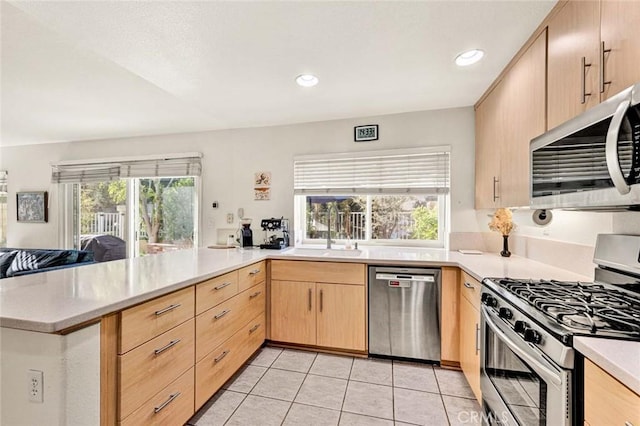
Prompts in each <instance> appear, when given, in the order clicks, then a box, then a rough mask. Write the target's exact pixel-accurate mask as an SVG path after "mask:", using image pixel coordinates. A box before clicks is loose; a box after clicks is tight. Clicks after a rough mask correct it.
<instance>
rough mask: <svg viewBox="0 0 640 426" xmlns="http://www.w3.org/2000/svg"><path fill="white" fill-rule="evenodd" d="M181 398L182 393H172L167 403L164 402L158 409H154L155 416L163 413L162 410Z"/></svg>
mask: <svg viewBox="0 0 640 426" xmlns="http://www.w3.org/2000/svg"><path fill="white" fill-rule="evenodd" d="M179 396H180V392H176V393H172V394H171V395H169V399H167V400H166V401H165V402H163V403H162V404H160V405H158V406H157V407H156V408H154V409H153V412H154V413H155V414H158V413H159V412H160V411H162V409H163V408H164V407H166V406H167V405H169V404H171V403H172V402H173V400H174V399H176V398H177V397H179Z"/></svg>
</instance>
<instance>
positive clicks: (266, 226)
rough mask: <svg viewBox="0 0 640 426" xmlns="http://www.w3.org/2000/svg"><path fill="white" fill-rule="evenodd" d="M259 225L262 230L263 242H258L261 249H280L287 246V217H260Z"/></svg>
mask: <svg viewBox="0 0 640 426" xmlns="http://www.w3.org/2000/svg"><path fill="white" fill-rule="evenodd" d="M260 226H261V227H262V230H263V231H264V244H260V248H261V249H272V250H280V249H283V248H285V247H289V219H284V218H280V219H276V218H274V217H272V218H271V219H262V221H261V222H260ZM269 234H270V235H269Z"/></svg>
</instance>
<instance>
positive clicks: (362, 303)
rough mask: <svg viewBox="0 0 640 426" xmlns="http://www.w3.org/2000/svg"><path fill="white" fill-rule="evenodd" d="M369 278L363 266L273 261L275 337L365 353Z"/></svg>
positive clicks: (282, 341) (271, 289) (302, 343)
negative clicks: (367, 280) (367, 283)
mask: <svg viewBox="0 0 640 426" xmlns="http://www.w3.org/2000/svg"><path fill="white" fill-rule="evenodd" d="M365 282H366V267H365V265H363V264H356V263H334V262H308V261H285V260H273V261H272V262H271V285H270V295H271V305H270V308H271V311H270V323H271V340H273V341H276V342H281V343H294V344H299V345H308V346H319V347H325V348H332V349H339V350H345V351H352V352H365V351H366V350H367V343H366V337H367V329H366V327H367V320H366V317H367V311H366V300H367V295H366V286H365Z"/></svg>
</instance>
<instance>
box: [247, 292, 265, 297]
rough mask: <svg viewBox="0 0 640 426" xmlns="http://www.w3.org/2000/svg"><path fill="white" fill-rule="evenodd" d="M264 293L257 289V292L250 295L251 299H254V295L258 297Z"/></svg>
mask: <svg viewBox="0 0 640 426" xmlns="http://www.w3.org/2000/svg"><path fill="white" fill-rule="evenodd" d="M261 294H262V292H261V291H256V292H255V293H253V294H251V295H249V299H253V298H254V297H258V296H260V295H261Z"/></svg>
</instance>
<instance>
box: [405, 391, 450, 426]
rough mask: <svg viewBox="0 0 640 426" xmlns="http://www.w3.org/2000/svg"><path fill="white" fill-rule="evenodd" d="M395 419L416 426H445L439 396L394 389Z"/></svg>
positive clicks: (444, 413)
mask: <svg viewBox="0 0 640 426" xmlns="http://www.w3.org/2000/svg"><path fill="white" fill-rule="evenodd" d="M393 402H394V405H393V408H394V415H395V419H396V420H397V421H399V422H406V423H412V424H416V425H447V424H448V422H447V414H446V412H445V410H444V405H443V404H442V398H441V397H440V395H439V394H434V393H428V392H420V391H414V390H411V389H401V388H395V389H394V390H393Z"/></svg>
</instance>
